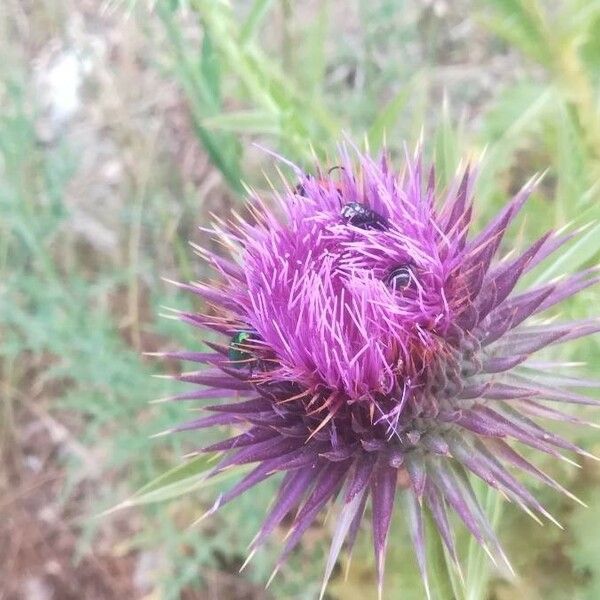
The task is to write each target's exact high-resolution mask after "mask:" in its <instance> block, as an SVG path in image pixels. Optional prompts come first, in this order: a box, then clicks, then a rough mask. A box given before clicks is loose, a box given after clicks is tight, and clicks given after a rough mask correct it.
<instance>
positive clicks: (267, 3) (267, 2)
mask: <svg viewBox="0 0 600 600" xmlns="http://www.w3.org/2000/svg"><path fill="white" fill-rule="evenodd" d="M272 4H273V0H254V3H253V4H252V6H251V8H250V10H249V11H248V16H247V17H246V20H245V21H244V23H243V25H242V27H241V28H240V45H242V46H245V45H246V44H247V43H248V42H250V41H251V40H252V39H253V38H254V37H255V36H256V34H257V33H258V30H259V28H260V26H261V24H262V22H263V20H264V18H265V17H266V16H267V13H268V12H269V9H270V8H271V5H272Z"/></svg>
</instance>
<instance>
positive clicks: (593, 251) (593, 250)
mask: <svg viewBox="0 0 600 600" xmlns="http://www.w3.org/2000/svg"><path fill="white" fill-rule="evenodd" d="M595 212H596V213H597V212H598V211H597V210H596V211H595ZM595 221H596V223H595V224H594V225H593V226H592V227H591V228H588V229H587V231H585V233H583V234H582V235H580V236H579V237H578V238H577V239H576V240H575V241H573V242H571V244H569V246H568V247H567V248H565V249H564V250H561V251H560V252H557V253H556V255H555V257H554V260H553V261H551V262H550V264H549V265H548V266H547V267H546V269H545V270H544V271H543V273H541V274H540V275H539V277H538V278H537V279H535V280H534V282H533V284H532V285H534V286H536V285H540V284H542V283H545V282H547V281H549V280H550V279H552V278H553V277H556V276H557V275H564V274H566V273H573V272H575V271H577V270H579V269H580V268H581V267H583V266H584V265H585V264H586V263H587V262H589V261H590V260H591V259H592V258H594V257H595V256H597V255H598V254H599V253H600V222H599V221H598V218H597V217H596V219H595Z"/></svg>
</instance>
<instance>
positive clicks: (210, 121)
mask: <svg viewBox="0 0 600 600" xmlns="http://www.w3.org/2000/svg"><path fill="white" fill-rule="evenodd" d="M202 126H203V127H206V128H207V129H221V130H223V131H232V132H234V133H272V134H279V133H280V131H281V125H280V120H279V119H278V118H277V116H276V115H274V114H273V113H271V112H267V111H264V110H240V111H236V112H228V113H221V114H219V115H215V116H214V117H208V118H206V119H204V120H203V121H202Z"/></svg>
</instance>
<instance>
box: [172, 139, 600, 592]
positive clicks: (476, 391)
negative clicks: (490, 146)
mask: <svg viewBox="0 0 600 600" xmlns="http://www.w3.org/2000/svg"><path fill="white" fill-rule="evenodd" d="M339 161H340V163H341V168H339V169H337V170H335V171H334V172H330V173H329V174H321V175H319V176H317V177H313V176H309V175H304V174H302V173H301V171H300V170H296V172H297V176H298V178H299V183H298V185H296V186H295V187H292V186H291V185H289V184H286V185H285V186H282V187H284V188H285V190H284V192H283V193H281V194H277V193H276V194H274V196H275V200H274V201H273V202H270V201H269V202H267V201H266V200H265V199H264V198H261V197H259V195H258V194H256V193H254V192H252V193H251V198H250V204H249V206H250V212H251V215H252V222H249V221H244V220H242V219H240V218H238V217H236V218H235V219H234V220H233V221H231V222H227V223H225V222H219V223H218V224H216V225H215V227H214V229H213V230H212V231H214V232H215V233H216V237H217V238H218V240H219V241H220V242H221V243H222V244H223V245H224V246H225V247H226V248H227V249H228V250H229V253H230V256H229V257H227V258H224V257H223V256H221V255H220V254H216V253H212V252H209V251H208V250H201V251H200V253H201V255H202V256H204V257H205V258H206V259H207V260H208V261H209V262H210V263H212V265H213V266H214V268H215V269H216V271H217V272H218V274H219V283H216V284H207V283H192V284H189V285H183V284H181V286H182V287H184V288H186V289H188V290H189V291H191V292H193V293H194V294H197V295H199V296H201V297H202V298H203V299H204V300H205V301H206V302H207V303H208V304H209V305H210V306H211V307H212V308H211V310H210V311H209V314H196V313H191V312H190V313H187V312H186V313H180V315H179V316H180V318H181V319H182V320H183V321H185V322H188V323H190V324H192V325H194V326H196V327H200V328H207V329H211V330H214V331H216V332H218V333H219V334H221V335H222V336H223V343H214V342H209V341H207V342H206V343H207V344H208V346H210V348H211V349H213V350H214V352H211V353H198V352H177V353H170V354H169V355H170V356H173V357H175V358H179V359H184V360H190V361H196V362H199V363H206V364H208V365H209V366H210V367H209V368H208V369H205V370H200V371H197V372H193V373H184V374H182V375H180V376H179V379H180V380H182V381H185V382H190V383H193V384H198V385H202V386H207V387H205V388H204V389H196V388H194V390H192V391H190V392H185V393H183V394H180V395H179V396H176V397H175V399H178V400H205V399H216V398H229V399H230V400H231V401H230V402H225V403H219V404H216V405H214V406H207V407H205V409H206V410H207V411H209V413H210V415H209V416H205V417H202V418H199V419H197V420H194V421H192V422H190V423H186V424H184V425H181V426H180V427H177V429H176V430H179V431H181V430H194V429H201V428H205V427H213V426H223V425H224V426H228V427H230V428H234V429H237V430H238V431H237V432H236V433H235V435H232V437H228V438H227V439H225V440H223V441H220V442H218V443H216V444H212V445H210V446H207V447H205V448H204V449H203V451H204V452H224V455H223V457H222V458H221V460H220V462H218V463H217V464H216V466H215V467H214V469H213V470H212V471H211V473H210V475H209V476H212V475H215V474H217V473H219V472H221V471H222V470H224V469H225V468H227V467H231V466H234V465H243V464H248V463H256V466H255V467H254V469H253V470H252V471H250V473H249V474H247V475H246V476H245V477H243V478H242V479H241V480H240V481H239V482H238V483H237V484H236V485H234V486H233V487H232V488H231V489H229V490H228V491H227V492H225V493H224V494H222V495H221V496H220V497H219V499H218V500H217V502H216V504H215V506H214V507H213V508H212V509H211V511H209V512H211V513H212V512H214V511H215V510H217V509H218V508H219V507H221V506H223V505H224V504H225V503H227V502H229V501H230V500H232V499H234V498H235V497H236V496H238V495H240V494H242V493H243V492H245V491H246V490H248V489H250V488H251V487H253V486H255V485H257V484H258V483H260V482H261V481H263V480H265V479H266V478H268V477H271V476H272V475H274V474H277V473H280V472H281V473H283V479H282V481H281V485H280V487H279V492H278V495H277V497H276V498H275V499H274V502H273V503H272V505H271V507H270V509H269V511H268V514H267V516H266V518H265V521H264V524H263V525H262V528H261V529H260V531H259V532H258V534H257V535H256V537H255V539H254V540H253V541H252V544H251V550H252V551H254V550H256V549H257V548H258V547H259V546H260V545H261V544H263V542H264V541H265V539H266V538H267V536H269V534H271V533H272V532H273V531H274V530H275V528H276V527H277V526H278V525H280V524H281V523H282V521H283V519H284V517H286V515H290V514H292V515H295V516H294V520H293V525H292V527H291V531H290V534H289V535H288V537H287V538H286V541H285V545H284V547H283V550H282V552H281V556H280V558H279V561H278V563H277V567H276V571H277V569H278V568H279V566H280V565H281V563H282V562H283V561H284V560H285V559H286V557H287V556H288V555H289V553H290V551H291V550H292V549H293V548H294V547H295V546H296V545H297V544H298V542H299V540H300V539H301V536H302V534H303V532H304V531H305V530H306V529H307V528H308V527H309V526H310V525H311V523H312V522H313V521H314V520H315V518H316V517H317V515H319V513H321V511H322V510H323V509H324V508H325V507H326V505H327V504H328V503H330V502H333V501H334V500H336V499H338V502H339V508H338V510H337V520H336V524H335V531H334V534H333V541H332V545H331V550H330V554H329V558H328V560H327V564H326V569H325V578H324V584H323V589H324V587H325V585H326V583H327V581H328V579H329V577H330V575H331V573H332V570H333V568H334V565H335V563H336V560H337V557H338V555H339V552H340V550H341V549H342V547H343V545H344V544H345V545H346V546H347V547H348V548H351V547H352V545H353V543H354V541H355V538H356V535H357V532H358V529H359V525H360V523H361V520H362V517H363V513H364V512H365V506H366V504H367V502H368V501H369V500H370V507H371V515H372V532H373V541H374V551H375V558H376V566H377V573H378V580H379V590H380V593H381V585H382V579H383V570H384V559H385V552H386V544H387V540H388V534H389V528H390V521H391V517H392V510H393V506H394V501H395V499H396V496H398V495H400V494H403V495H404V496H405V500H406V505H405V509H404V512H405V514H406V515H407V517H408V522H409V529H410V531H411V535H412V539H413V543H414V549H415V554H416V558H417V563H418V565H419V568H420V570H421V573H422V575H423V578H424V581H425V585H426V588H427V577H426V564H425V549H424V539H423V520H422V515H423V509H424V506H426V507H427V508H428V510H429V511H430V512H431V515H432V518H433V521H434V522H435V524H436V525H437V528H438V529H439V533H440V535H441V538H442V540H443V542H444V544H445V546H446V547H447V550H448V552H449V555H450V556H451V557H452V558H453V559H454V560H455V561H456V560H457V556H456V549H455V543H454V537H453V533H452V530H451V527H450V525H449V520H448V511H449V510H450V509H452V510H454V511H455V512H456V513H457V514H458V516H459V517H460V519H461V520H462V522H463V523H464V524H465V526H466V527H467V528H468V530H469V531H470V532H471V533H472V535H473V536H474V537H475V538H476V539H477V540H478V542H480V543H481V544H482V545H483V546H484V548H485V549H486V551H487V552H488V553H489V554H490V556H491V557H492V558H493V559H494V560H501V561H505V562H506V559H505V557H504V554H503V552H502V550H501V548H500V545H499V543H498V541H497V538H496V536H495V534H494V532H493V530H492V528H491V526H490V524H489V523H488V521H487V519H486V517H485V515H484V513H483V511H482V509H481V507H480V506H479V505H478V503H477V500H476V498H475V496H474V493H473V490H472V488H471V486H470V483H469V479H468V477H467V472H471V473H473V474H475V475H476V476H477V477H479V478H481V479H483V480H484V481H485V482H486V483H487V484H489V485H490V486H493V487H494V488H496V489H498V490H499V491H500V492H501V493H502V494H503V495H504V496H506V497H508V498H509V499H511V500H513V501H514V502H516V503H517V504H518V505H520V506H521V507H522V508H523V509H525V510H526V511H527V512H529V513H530V514H532V515H534V513H535V512H539V513H541V514H542V515H545V516H546V517H548V518H550V519H552V517H551V516H550V515H549V514H548V513H547V511H546V510H545V509H544V507H543V506H542V505H541V504H540V503H539V502H538V501H537V500H536V499H535V498H534V497H533V496H532V494H531V493H530V492H529V491H528V490H527V489H526V488H525V487H524V486H523V485H522V484H521V483H520V482H519V481H518V480H517V479H516V478H515V477H514V476H513V475H512V474H511V472H510V471H509V469H508V468H507V467H516V468H517V469H520V470H521V471H524V472H526V473H528V474H529V475H532V476H533V477H535V478H537V479H538V480H541V481H542V482H544V483H545V484H548V485H550V486H552V487H553V488H555V489H557V490H560V491H561V492H563V493H566V494H568V495H570V494H569V493H568V492H567V491H566V490H565V489H564V488H563V487H561V486H560V485H559V484H558V483H557V482H556V481H554V480H553V479H551V478H550V477H549V476H548V475H546V474H545V473H543V472H542V471H540V470H539V469H538V468H537V467H535V466H534V465H533V464H531V463H530V462H529V461H528V460H526V459H525V458H524V457H523V456H522V455H521V454H519V453H518V452H517V451H516V450H515V449H513V447H512V446H511V445H510V444H509V443H508V442H512V441H517V442H520V443H522V444H525V445H526V446H530V447H532V448H535V449H537V450H540V451H542V452H545V453H547V454H549V455H551V456H553V457H558V458H565V457H563V456H562V455H561V454H560V452H561V451H563V450H568V451H573V452H576V453H579V454H582V455H586V452H584V451H583V450H582V449H580V448H578V447H576V446H574V445H573V444H571V443H570V442H568V441H566V440H564V439H562V438H561V437H559V436H558V435H556V434H554V433H552V432H550V431H549V430H547V429H546V428H545V427H542V426H541V425H540V424H538V423H537V422H536V420H537V418H543V419H556V420H564V421H570V422H581V421H579V420H578V419H577V418H576V417H574V416H572V415H571V414H566V413H563V412H562V411H560V410H557V409H556V408H551V406H549V405H548V404H547V403H548V402H550V403H558V405H559V406H560V404H562V403H575V404H595V401H594V400H592V399H590V398H589V397H588V396H586V395H583V394H580V393H576V392H573V391H570V390H569V388H570V387H571V386H581V385H583V386H585V385H586V384H587V385H593V384H594V382H585V381H578V380H573V379H572V378H569V377H566V376H560V375H558V374H556V373H555V372H554V371H555V368H554V366H552V365H550V364H549V363H541V362H540V363H537V364H536V363H534V362H533V361H529V358H530V356H531V355H532V354H533V353H534V352H536V351H538V350H540V349H541V348H543V347H545V346H548V345H551V344H556V343H562V342H566V341H568V340H573V339H575V338H579V337H582V336H585V335H588V334H590V333H593V332H596V331H598V330H599V329H600V326H599V324H598V321H596V320H590V321H579V322H570V323H558V322H555V321H551V322H550V321H541V320H538V321H536V322H535V324H525V321H526V319H528V318H530V317H532V316H534V315H538V314H541V313H543V312H544V311H545V310H547V309H549V308H551V307H553V306H554V305H556V304H557V303H559V302H561V301H562V300H564V299H565V298H567V297H569V296H572V295H573V294H575V293H577V292H578V291H580V290H582V289H584V288H586V287H588V286H590V285H592V284H594V283H596V282H597V281H598V280H599V278H598V277H597V275H596V271H595V270H593V269H590V270H587V271H584V272H581V273H578V274H575V275H570V276H568V277H564V278H562V279H558V280H556V281H553V282H550V283H546V284H543V285H539V286H535V287H534V288H533V289H530V290H527V291H515V287H516V286H517V283H518V282H519V279H520V278H521V277H522V276H523V275H525V274H526V273H527V272H529V271H530V270H532V269H533V268H534V267H536V266H537V265H538V264H539V263H540V262H541V261H542V260H543V259H545V258H546V257H548V256H549V255H550V254H551V253H553V252H556V251H557V250H558V249H559V248H560V247H561V246H562V245H563V244H564V243H565V242H567V241H568V240H569V239H570V238H571V237H572V236H573V235H575V233H571V234H569V233H560V232H559V233H553V232H550V233H548V234H546V235H544V236H542V237H541V238H540V239H539V240H537V241H536V242H534V243H533V244H532V245H531V246H530V247H529V248H528V249H526V250H525V251H524V252H522V253H520V254H512V253H508V254H507V255H506V256H504V257H503V258H501V259H497V258H496V255H497V254H498V253H499V251H500V249H501V246H502V240H503V238H504V236H505V233H506V230H507V227H508V226H509V224H510V223H511V222H512V221H513V219H514V218H515V216H516V215H517V213H518V212H519V211H520V209H521V208H522V206H523V204H524V203H525V201H526V199H527V197H528V196H529V194H530V192H531V190H532V188H533V187H534V185H535V184H536V181H535V180H532V181H530V182H529V183H528V184H526V185H525V187H524V188H523V189H522V190H521V191H520V192H519V193H518V194H517V195H516V196H515V197H514V198H513V199H512V200H510V201H509V202H508V203H507V204H506V205H505V206H504V208H503V209H502V211H501V212H500V214H498V215H497V216H496V217H495V218H494V219H493V220H492V221H491V222H490V223H489V224H488V225H487V226H486V227H485V228H484V229H483V230H482V231H480V232H479V233H478V234H476V235H470V234H469V227H470V224H471V220H472V202H473V199H472V185H473V176H472V174H471V173H470V171H469V169H468V168H467V169H466V170H465V171H464V174H462V177H459V178H457V179H456V180H455V181H454V183H453V184H451V185H450V186H449V189H447V190H445V192H444V193H443V194H440V193H438V192H437V191H436V178H435V174H434V171H433V169H431V170H430V172H429V173H428V174H427V176H425V175H424V173H423V170H422V164H421V157H420V153H419V152H417V153H416V155H415V156H414V157H412V158H411V157H409V156H406V158H405V160H404V166H403V170H402V171H401V172H400V173H398V172H397V171H395V170H394V169H393V168H392V166H391V164H390V160H389V158H388V157H386V156H383V158H381V159H380V160H377V161H376V160H373V159H371V158H369V157H368V156H364V155H361V154H360V153H359V152H357V151H356V152H355V151H352V152H349V151H348V150H347V149H346V148H344V147H342V148H341V149H340V159H339ZM549 371H552V373H551V374H549Z"/></svg>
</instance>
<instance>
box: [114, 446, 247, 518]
mask: <svg viewBox="0 0 600 600" xmlns="http://www.w3.org/2000/svg"><path fill="white" fill-rule="evenodd" d="M209 461H210V457H208V458H207V457H205V456H199V457H197V458H194V459H192V460H190V461H187V462H186V463H184V464H182V465H178V466H177V467H174V468H173V469H171V470H170V471H167V472H166V473H164V474H163V475H160V476H159V477H157V478H156V479H155V480H153V481H151V482H149V483H147V484H146V485H145V486H144V487H142V488H140V489H139V490H138V491H137V492H135V493H134V494H133V495H132V496H131V497H130V498H128V499H127V500H125V501H124V502H122V503H121V504H119V505H117V506H116V507H115V508H113V509H111V510H110V511H109V512H113V511H116V510H119V509H123V508H130V507H132V506H141V505H145V504H155V503H157V502H165V501H166V500H173V499H175V498H179V497H181V496H184V495H186V494H189V493H191V492H196V491H198V490H200V489H206V488H208V487H213V486H216V485H219V484H221V483H223V482H224V481H228V480H229V479H232V478H234V477H237V476H239V475H240V474H241V473H243V472H244V471H246V470H247V469H248V468H249V467H247V466H246V465H244V466H241V467H233V468H230V469H227V470H225V471H223V472H221V473H218V474H217V475H215V476H213V477H210V478H209V477H208V474H209V472H210V467H211V463H210V462H209Z"/></svg>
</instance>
